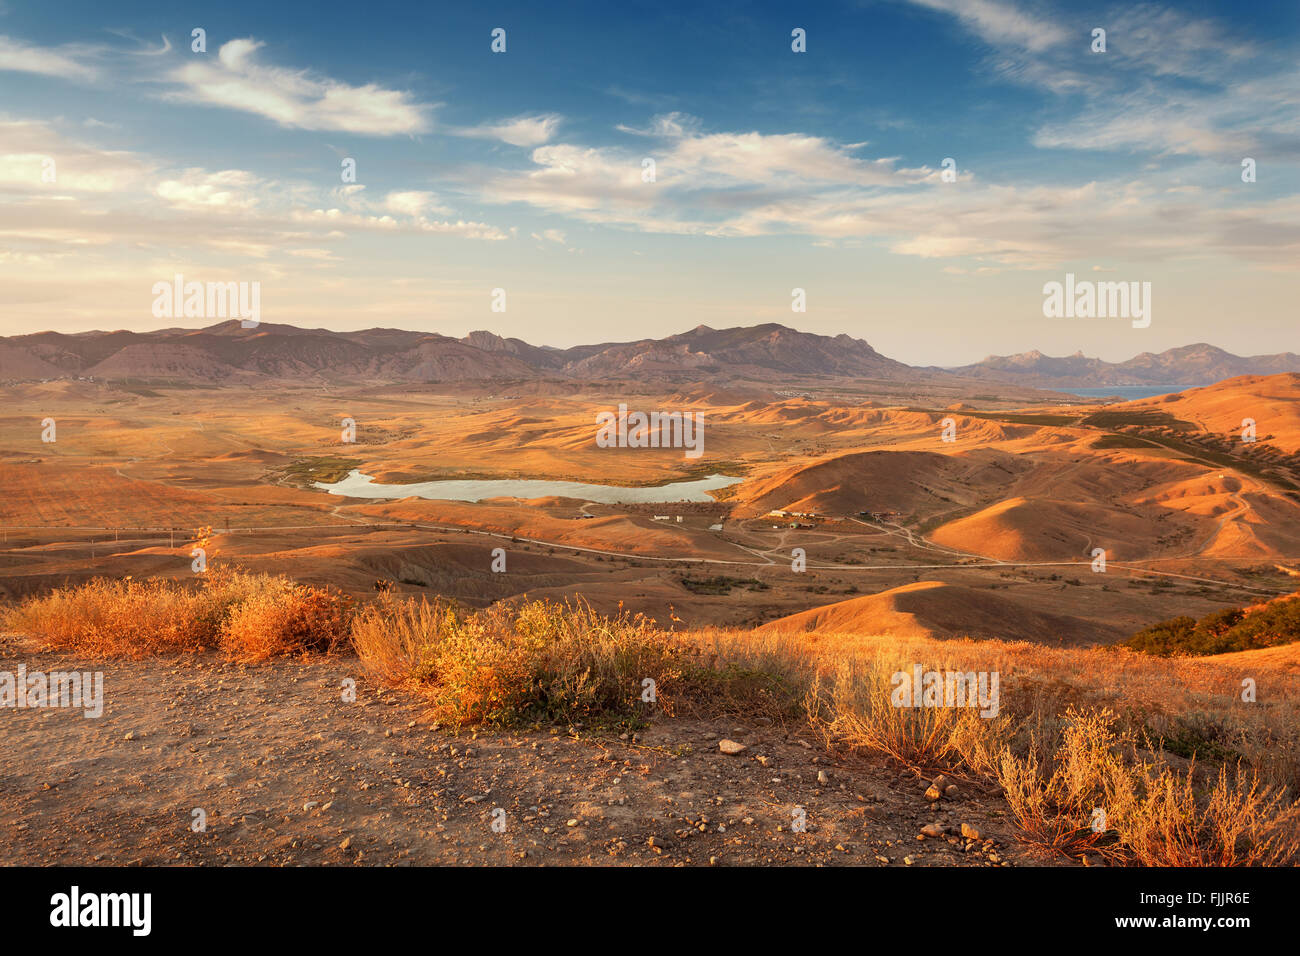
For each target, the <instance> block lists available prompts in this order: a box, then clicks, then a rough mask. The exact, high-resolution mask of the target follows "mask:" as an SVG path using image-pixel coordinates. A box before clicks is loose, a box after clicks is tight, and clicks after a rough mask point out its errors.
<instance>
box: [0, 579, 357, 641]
mask: <svg viewBox="0 0 1300 956" xmlns="http://www.w3.org/2000/svg"><path fill="white" fill-rule="evenodd" d="M350 608H351V600H350V599H349V598H347V597H346V596H343V595H340V594H338V593H336V592H333V591H327V590H321V589H318V588H312V587H308V586H306V585H300V584H295V583H294V582H293V581H290V580H289V579H288V578H284V577H277V576H272V575H266V574H250V573H248V572H244V571H239V570H232V569H228V568H219V569H218V568H213V569H211V570H209V571H208V572H207V574H206V575H205V576H204V578H203V580H202V582H201V583H199V584H198V585H197V586H195V585H189V584H186V583H181V582H178V581H169V580H162V579H158V578H151V579H149V580H145V581H135V580H131V579H127V580H122V581H110V580H105V579H96V580H94V581H91V582H89V583H87V584H84V585H81V586H79V587H74V588H62V589H56V590H54V591H51V592H50V593H49V594H46V595H43V596H40V597H34V598H30V599H28V600H26V601H24V602H22V603H21V604H19V605H18V606H16V607H14V608H12V609H10V610H9V611H8V612H7V614H6V615H5V623H6V626H7V627H8V628H10V629H11V630H14V631H18V632H21V633H25V634H27V635H29V636H31V637H33V638H35V639H36V641H37V642H38V643H39V644H40V645H41V646H43V647H46V648H49V649H58V650H69V651H76V652H78V653H83V654H86V655H88V656H91V657H129V658H140V657H147V656H150V655H153V654H167V653H194V652H198V651H204V650H210V649H214V648H221V649H222V650H224V651H225V652H226V653H227V654H229V655H230V656H231V657H235V658H238V659H241V660H247V661H250V662H251V661H263V660H267V659H269V658H272V657H276V656H279V655H282V654H293V653H300V652H305V651H312V650H333V649H336V648H338V647H339V646H341V645H343V644H345V643H346V642H347V639H348V635H349V623H350V621H349V615H350Z"/></svg>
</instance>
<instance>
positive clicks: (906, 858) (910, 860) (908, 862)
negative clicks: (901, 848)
mask: <svg viewBox="0 0 1300 956" xmlns="http://www.w3.org/2000/svg"><path fill="white" fill-rule="evenodd" d="M903 862H904V863H906V864H907V865H908V866H911V865H912V858H911V857H910V856H905V857H903Z"/></svg>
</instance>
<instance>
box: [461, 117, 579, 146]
mask: <svg viewBox="0 0 1300 956" xmlns="http://www.w3.org/2000/svg"><path fill="white" fill-rule="evenodd" d="M561 122H563V118H562V117H561V116H559V115H558V114H556V113H543V114H540V115H536V116H516V117H515V118H514V119H508V120H503V121H502V122H500V123H485V124H483V125H482V126H468V127H462V128H461V129H458V130H456V131H455V132H456V133H457V134H458V135H460V136H470V137H477V138H480V139H497V140H500V141H501V142H503V143H509V144H510V145H511V146H540V145H542V144H543V143H549V142H550V141H551V137H553V136H554V135H555V132H556V130H558V129H559V127H560V123H561Z"/></svg>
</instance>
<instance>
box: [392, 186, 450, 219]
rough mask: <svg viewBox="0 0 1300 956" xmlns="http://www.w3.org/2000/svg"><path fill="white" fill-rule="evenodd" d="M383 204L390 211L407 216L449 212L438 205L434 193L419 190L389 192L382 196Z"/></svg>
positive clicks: (444, 207)
mask: <svg viewBox="0 0 1300 956" xmlns="http://www.w3.org/2000/svg"><path fill="white" fill-rule="evenodd" d="M384 206H385V208H386V209H388V210H389V211H390V212H398V213H403V214H404V215H407V216H420V215H423V214H424V213H426V212H436V213H441V214H444V215H445V214H447V213H449V212H451V210H450V209H448V208H447V207H446V206H443V205H440V204H439V202H438V197H437V195H436V194H434V193H431V192H424V191H421V190H406V191H402V192H390V193H389V194H388V195H387V196H385V197H384Z"/></svg>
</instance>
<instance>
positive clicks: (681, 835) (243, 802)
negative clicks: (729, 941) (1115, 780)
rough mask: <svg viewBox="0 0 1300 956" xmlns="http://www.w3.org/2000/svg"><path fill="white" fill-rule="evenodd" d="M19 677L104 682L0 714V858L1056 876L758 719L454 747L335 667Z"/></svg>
mask: <svg viewBox="0 0 1300 956" xmlns="http://www.w3.org/2000/svg"><path fill="white" fill-rule="evenodd" d="M19 664H26V666H27V670H28V672H29V673H31V672H34V671H45V672H49V671H52V670H91V671H93V670H96V669H98V670H102V671H103V673H104V699H105V706H104V713H103V716H102V717H100V718H97V719H87V718H85V717H83V716H82V714H81V712H80V711H78V710H62V709H31V708H29V709H12V708H6V709H3V710H0V735H3V738H4V741H5V746H4V749H3V756H0V761H2V762H3V766H2V768H0V833H3V834H4V836H5V839H4V840H3V841H0V863H3V864H36V865H47V864H65V865H66V864H92V865H93V864H102V865H105V866H109V865H113V866H120V865H161V864H192V865H214V864H216V865H221V864H239V865H250V864H254V865H255V864H265V865H284V864H306V865H345V864H355V865H363V866H388V865H397V866H411V865H416V866H418V865H445V864H452V865H480V864H492V865H525V866H530V865H569V864H653V865H700V866H706V865H716V866H746V865H749V866H753V865H764V866H771V865H777V866H782V865H858V866H863V865H865V866H1009V865H1015V864H1018V863H1042V862H1058V863H1061V862H1065V863H1068V862H1069V861H1065V860H1056V861H1046V860H1043V859H1042V858H1040V857H1034V856H1030V855H1029V854H1028V853H1027V851H1026V850H1025V849H1024V848H1023V847H1021V846H1020V845H1018V844H1017V843H1016V841H1015V835H1014V828H1013V826H1012V825H1011V822H1010V820H1009V819H1008V818H1007V816H1006V809H1005V804H1004V802H1003V801H1002V800H1001V799H1000V798H999V797H997V796H995V795H991V794H987V793H984V792H982V791H981V790H980V789H978V788H977V787H976V786H975V785H973V784H971V783H967V782H962V781H958V782H956V783H955V785H954V786H955V789H952V790H950V791H948V792H946V793H944V794H943V796H942V797H941V799H938V800H932V799H927V796H926V791H927V789H929V788H930V787H931V786H932V781H931V780H929V779H925V778H923V777H921V776H919V775H917V774H914V773H912V772H908V771H903V770H900V769H898V768H896V767H894V768H891V767H889V766H886V765H884V764H883V763H875V762H867V761H864V760H863V759H862V758H843V759H841V758H839V757H836V756H835V755H834V754H831V753H828V752H827V751H826V750H825V749H824V747H822V746H820V745H819V744H818V743H817V742H816V741H815V740H813V739H812V738H811V737H806V736H801V734H800V733H799V732H798V731H797V729H795V728H781V727H779V726H777V725H775V724H771V723H747V722H745V721H742V720H739V719H735V718H732V719H728V720H695V719H691V720H687V719H672V718H662V719H659V720H657V721H655V722H654V723H653V724H652V725H651V726H650V727H649V728H647V729H645V730H643V731H641V732H639V733H637V734H636V735H634V736H631V737H627V738H620V737H618V736H616V735H612V734H597V733H592V732H589V731H588V729H586V728H583V727H580V726H575V727H571V728H553V729H543V730H538V731H528V732H521V733H503V732H491V733H477V734H476V733H472V732H462V733H460V734H459V735H454V734H451V733H449V732H447V731H445V730H439V729H435V728H434V727H433V726H431V724H430V723H429V722H428V719H427V716H426V715H425V713H424V708H423V706H422V704H421V702H420V700H419V699H418V698H416V697H414V696H412V695H409V694H406V693H402V692H393V691H388V690H385V689H383V688H379V687H376V686H375V685H374V684H372V683H370V682H368V681H367V680H366V679H365V678H364V677H363V675H362V674H361V673H360V671H359V669H358V665H357V661H356V659H355V658H350V657H337V658H316V659H312V660H308V661H293V662H287V663H286V662H282V663H279V664H275V665H271V666H264V667H245V666H241V665H238V664H233V663H230V662H227V661H225V660H224V659H223V658H221V657H219V656H215V655H207V656H202V657H198V658H175V659H150V660H144V661H121V662H109V663H101V664H93V663H90V662H87V661H84V660H79V659H76V658H73V657H68V656H64V655H56V654H48V653H28V652H27V651H26V650H25V648H24V647H23V646H22V643H21V642H20V641H19V639H17V638H16V637H14V636H9V637H6V638H0V671H10V672H14V671H16V670H17V667H18V665H19ZM347 678H353V679H355V680H356V701H355V702H347V701H345V700H344V696H345V695H344V692H343V685H344V681H345V679H347ZM724 741H728V743H726V744H724V743H723V742H724ZM732 743H734V744H738V745H741V746H743V748H744V749H742V750H739V752H736V753H726V752H724V750H735V749H736V748H735V747H734V746H732ZM945 783H946V782H944V781H941V782H940V787H941V788H942V787H944V785H945ZM935 795H936V791H933V790H932V791H931V793H930V796H931V797H934V796H935ZM196 810H198V811H202V814H201V815H200V814H196V813H195V811H196ZM800 811H802V813H801V812H800ZM200 821H202V822H204V823H205V824H206V827H205V829H199V828H198V824H199V822H200ZM923 830H924V831H925V833H928V834H931V835H929V836H927V835H925V834H924V833H923ZM963 830H965V832H966V833H968V834H975V833H978V839H971V838H968V837H964V836H963Z"/></svg>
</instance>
